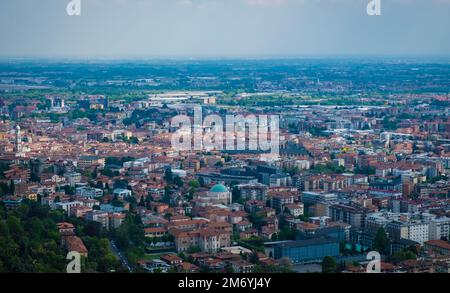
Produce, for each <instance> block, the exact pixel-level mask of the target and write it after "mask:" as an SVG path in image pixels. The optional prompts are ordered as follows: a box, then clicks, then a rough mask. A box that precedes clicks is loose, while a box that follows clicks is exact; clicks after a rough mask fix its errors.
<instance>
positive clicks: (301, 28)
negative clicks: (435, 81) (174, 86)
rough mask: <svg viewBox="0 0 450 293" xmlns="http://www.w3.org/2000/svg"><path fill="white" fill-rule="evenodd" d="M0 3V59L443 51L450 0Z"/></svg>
mask: <svg viewBox="0 0 450 293" xmlns="http://www.w3.org/2000/svg"><path fill="white" fill-rule="evenodd" d="M369 1H370V0H81V15H80V16H69V15H67V13H66V6H67V4H68V3H69V2H70V0H1V1H0V57H43V58H156V57H183V58H185V57H192V58H197V57H300V56H325V55H331V56H337V55H345V56H355V55H361V56H364V55H395V56H399V55H450V17H449V16H450V0H381V3H382V15H381V16H369V15H367V12H366V6H367V4H368V2H369Z"/></svg>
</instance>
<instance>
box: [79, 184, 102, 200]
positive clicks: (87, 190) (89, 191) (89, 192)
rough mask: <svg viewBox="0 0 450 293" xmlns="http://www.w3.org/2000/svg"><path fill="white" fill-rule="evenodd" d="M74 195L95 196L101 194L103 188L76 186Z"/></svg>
mask: <svg viewBox="0 0 450 293" xmlns="http://www.w3.org/2000/svg"><path fill="white" fill-rule="evenodd" d="M76 195H78V196H81V197H84V198H97V197H101V196H103V190H101V189H99V188H93V187H89V186H83V187H78V188H77V189H76Z"/></svg>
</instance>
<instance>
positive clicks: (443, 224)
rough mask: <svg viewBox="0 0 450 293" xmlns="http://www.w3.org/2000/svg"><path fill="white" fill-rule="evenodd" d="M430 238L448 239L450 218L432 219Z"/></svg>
mask: <svg viewBox="0 0 450 293" xmlns="http://www.w3.org/2000/svg"><path fill="white" fill-rule="evenodd" d="M429 234H430V235H429V238H430V240H440V239H448V238H449V234H450V218H448V217H442V218H435V219H432V220H431V221H430V228H429Z"/></svg>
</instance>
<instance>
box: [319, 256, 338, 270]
mask: <svg viewBox="0 0 450 293" xmlns="http://www.w3.org/2000/svg"><path fill="white" fill-rule="evenodd" d="M336 269H337V264H336V260H335V259H334V257H332V256H325V257H324V258H323V261H322V273H324V274H330V273H335V272H336Z"/></svg>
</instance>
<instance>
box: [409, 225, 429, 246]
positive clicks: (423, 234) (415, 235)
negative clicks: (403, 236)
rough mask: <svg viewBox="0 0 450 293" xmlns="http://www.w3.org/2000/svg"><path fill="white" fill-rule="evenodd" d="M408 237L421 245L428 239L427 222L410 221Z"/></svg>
mask: <svg viewBox="0 0 450 293" xmlns="http://www.w3.org/2000/svg"><path fill="white" fill-rule="evenodd" d="M408 228H409V229H408V239H409V240H413V241H416V242H418V243H420V244H421V245H423V243H424V242H426V241H428V240H429V224H428V223H421V222H417V223H410V224H409V225H408Z"/></svg>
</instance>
